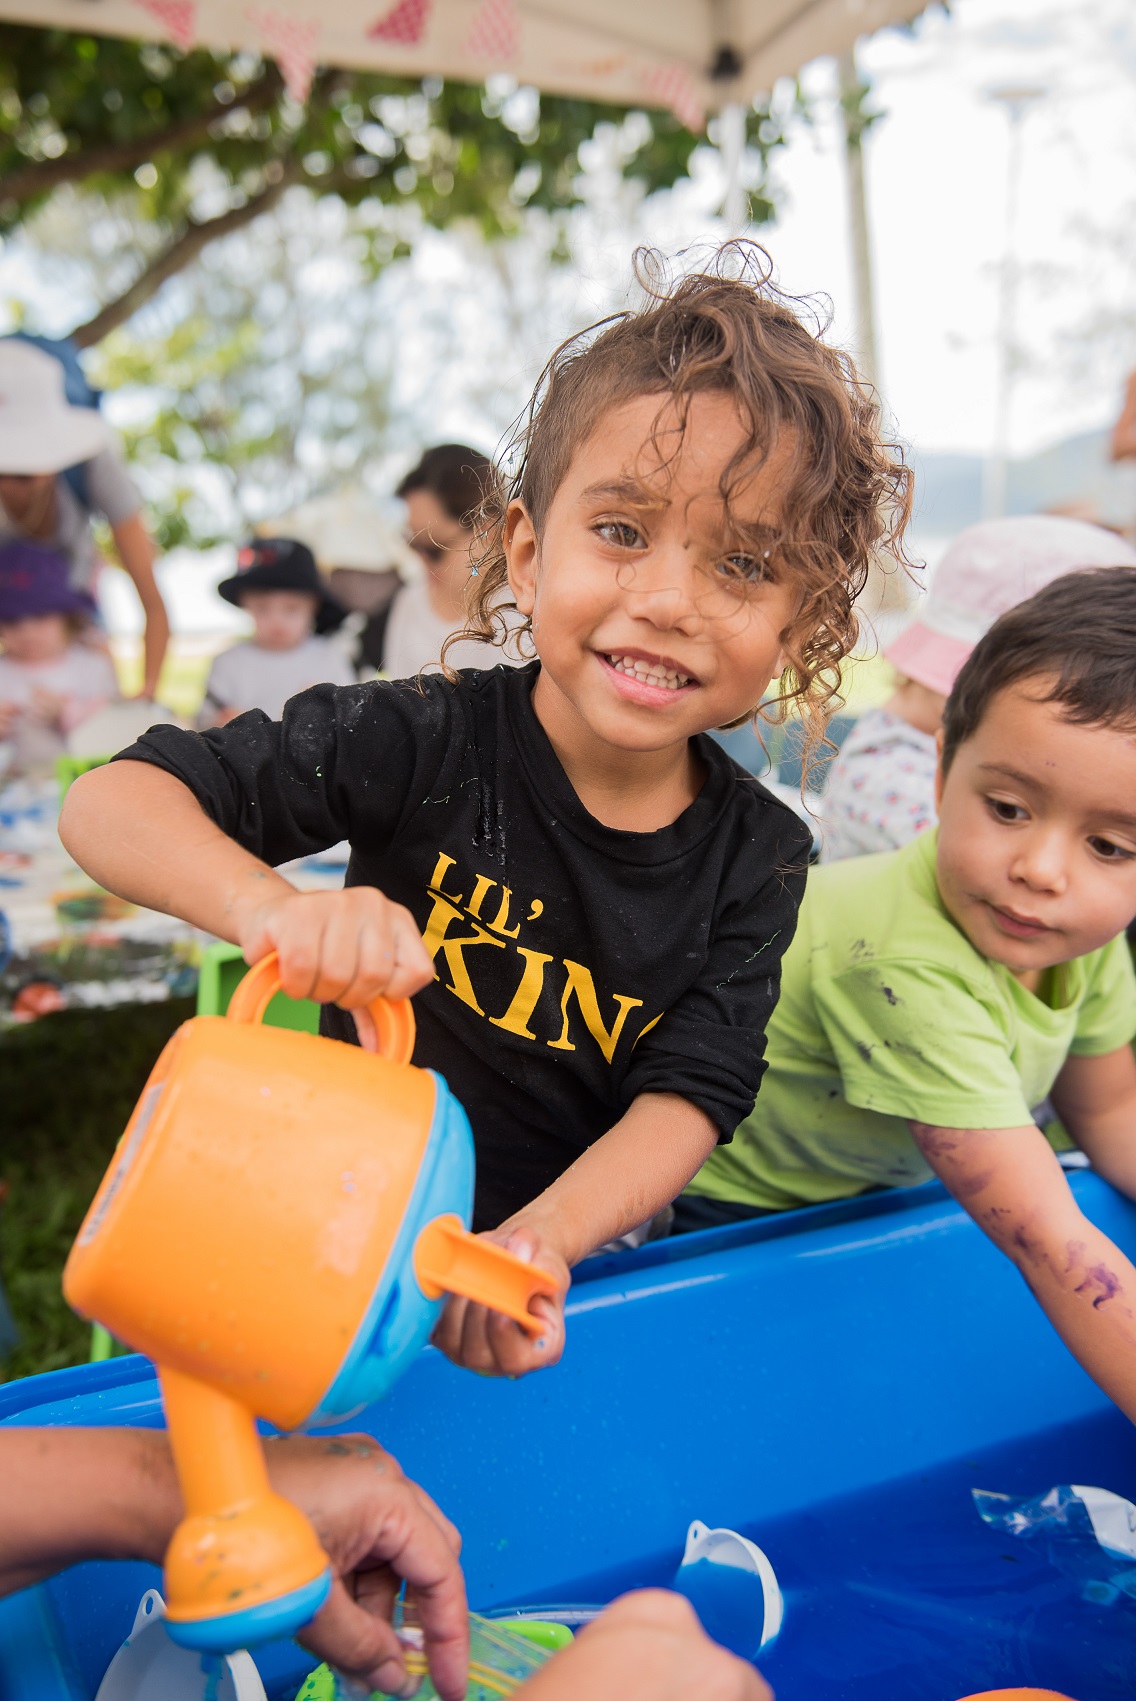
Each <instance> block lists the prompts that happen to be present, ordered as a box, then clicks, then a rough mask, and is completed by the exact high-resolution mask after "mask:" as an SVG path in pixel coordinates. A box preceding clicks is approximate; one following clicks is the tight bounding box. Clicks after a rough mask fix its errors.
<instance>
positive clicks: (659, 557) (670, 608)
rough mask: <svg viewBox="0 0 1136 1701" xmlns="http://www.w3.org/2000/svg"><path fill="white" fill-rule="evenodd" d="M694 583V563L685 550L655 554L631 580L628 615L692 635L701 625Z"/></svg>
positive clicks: (638, 565) (627, 592) (626, 600)
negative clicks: (690, 632)
mask: <svg viewBox="0 0 1136 1701" xmlns="http://www.w3.org/2000/svg"><path fill="white" fill-rule="evenodd" d="M694 581H695V568H694V563H693V561H692V560H690V559H688V557H687V552H686V551H685V550H683V549H668V550H665V551H663V550H659V551H657V552H652V555H651V556H650V557H649V558H647V559H645V560H642V561H637V562H636V563H635V567H634V571H633V573H632V574H631V575H630V576H629V577H628V580H627V584H626V588H625V591H624V604H625V607H626V608H627V612H628V613H629V614H630V615H632V616H633V617H635V618H638V619H641V620H647V621H650V623H651V625H652V626H657V627H659V628H660V629H663V630H671V631H675V630H680V629H681V630H683V631H691V630H693V629H694V627H695V626H697V625H698V624H699V622H700V615H699V612H698V606H697V599H696V596H695V583H694Z"/></svg>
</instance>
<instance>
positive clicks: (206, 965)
mask: <svg viewBox="0 0 1136 1701" xmlns="http://www.w3.org/2000/svg"><path fill="white" fill-rule="evenodd" d="M247 973H248V964H247V963H246V962H245V960H244V957H243V956H242V955H241V949H240V946H239V945H226V944H224V943H223V942H218V943H217V944H216V945H209V946H207V947H206V949H205V952H204V954H203V956H202V958H201V972H200V975H199V976H198V981H197V1014H198V1015H199V1016H223V1015H224V1014H225V1011H226V1010H227V1009H228V1008H229V1000H230V999H231V998H232V996H233V994H234V992H235V991H236V990H237V987H238V986H239V985H240V983H241V981H242V980H243V979H244V977H245V975H246V974H247ZM319 1015H320V1007H319V1005H318V1004H317V1003H315V1001H314V1000H313V999H311V998H289V997H288V995H287V994H286V993H284V992H278V993H277V994H276V997H275V998H274V999H273V1000H272V1002H271V1004H270V1005H269V1006H268V1009H267V1010H266V1011H265V1014H264V1019H265V1021H266V1022H267V1023H268V1025H269V1027H270V1028H291V1029H292V1030H293V1031H294V1032H296V1033H301V1034H318V1033H319Z"/></svg>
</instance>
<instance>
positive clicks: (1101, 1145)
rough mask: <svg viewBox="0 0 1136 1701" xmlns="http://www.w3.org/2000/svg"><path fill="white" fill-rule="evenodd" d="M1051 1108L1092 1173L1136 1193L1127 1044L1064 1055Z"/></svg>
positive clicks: (1133, 1069) (1133, 1095) (1134, 1068)
mask: <svg viewBox="0 0 1136 1701" xmlns="http://www.w3.org/2000/svg"><path fill="white" fill-rule="evenodd" d="M1051 1097H1052V1100H1053V1108H1054V1110H1056V1112H1057V1114H1058V1116H1059V1117H1060V1118H1061V1120H1062V1122H1063V1123H1064V1124H1065V1127H1066V1128H1067V1129H1068V1130H1069V1133H1070V1134H1071V1135H1072V1137H1073V1139H1074V1140H1075V1141H1076V1142H1077V1144H1078V1146H1080V1148H1081V1150H1082V1151H1083V1152H1084V1153H1085V1155H1086V1156H1087V1157H1088V1159H1089V1161H1090V1163H1091V1164H1092V1166H1093V1168H1094V1169H1095V1170H1096V1171H1097V1172H1098V1174H1100V1175H1103V1176H1104V1178H1105V1180H1106V1181H1111V1182H1112V1185H1113V1186H1114V1187H1118V1188H1119V1189H1120V1191H1121V1192H1122V1193H1127V1195H1128V1197H1129V1198H1130V1199H1136V1057H1133V1055H1132V1050H1131V1047H1130V1046H1127V1045H1122V1046H1120V1047H1119V1048H1118V1049H1117V1050H1116V1051H1109V1052H1105V1053H1104V1055H1103V1056H1100V1057H1069V1058H1067V1059H1066V1060H1065V1066H1064V1068H1063V1069H1062V1071H1061V1073H1060V1075H1058V1077H1057V1080H1056V1082H1055V1083H1054V1086H1053V1092H1052V1094H1051Z"/></svg>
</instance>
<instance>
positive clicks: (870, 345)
mask: <svg viewBox="0 0 1136 1701" xmlns="http://www.w3.org/2000/svg"><path fill="white" fill-rule="evenodd" d="M837 68H838V72H839V77H840V115H841V119H842V122H843V128H844V177H845V182H846V183H847V186H848V225H849V235H850V237H851V245H852V255H851V258H852V286H853V295H854V299H855V309H856V353H857V355H858V357H859V366H860V371H861V373H862V374H863V376H864V377H865V378H866V379H867V380H868V382H869V384H873V385H875V386H876V387H877V388H878V387H879V382H880V360H879V346H878V343H877V339H876V303H875V286H874V280H873V276H872V243H871V236H870V233H869V229H868V196H867V187H866V184H865V181H864V131H865V129H866V128H867V126H866V125H865V123H864V117H863V113H862V111H861V103H862V100H863V97H864V93H865V89H864V85H863V84H862V83H861V81H860V76H859V73H858V71H857V69H856V53H855V49H854V48H853V49H850V50H849V51H848V52H847V53H842V54H841V55H840V58H839V59H838V60H837Z"/></svg>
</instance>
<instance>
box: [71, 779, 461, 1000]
mask: <svg viewBox="0 0 1136 1701" xmlns="http://www.w3.org/2000/svg"><path fill="white" fill-rule="evenodd" d="M59 836H60V838H61V839H62V841H63V844H64V846H65V848H66V849H67V850H68V851H69V852H70V853H71V855H72V856H73V857H74V858H75V861H76V862H78V863H79V864H80V865H81V866H82V867H83V868H85V869H86V870H87V872H88V874H90V875H91V877H92V878H93V879H94V880H97V881H98V883H99V885H100V886H103V887H105V888H106V890H107V891H108V892H115V893H117V895H118V896H119V897H122V898H127V899H128V900H129V901H130V902H131V903H136V904H143V905H145V907H146V908H147V909H152V910H162V911H163V912H164V913H165V914H167V915H177V916H181V917H182V918H183V919H184V920H186V921H189V922H192V923H193V925H194V926H195V927H201V928H204V929H205V931H206V932H208V933H213V934H216V935H217V937H218V938H220V939H228V940H231V941H232V943H234V944H236V945H239V946H240V947H241V949H242V951H243V952H244V954H245V956H246V958H247V959H248V961H249V962H250V963H255V962H257V961H258V960H259V959H260V958H261V957H263V956H265V955H266V954H267V953H268V952H269V951H272V950H275V951H278V952H279V954H280V979H281V984H282V985H283V988H284V990H285V992H287V993H288V994H289V995H290V996H291V997H293V998H315V999H319V1000H320V1001H321V1002H325V1003H339V1004H342V1005H343V1006H344V1008H345V1009H354V1008H356V1007H357V1006H358V1005H360V1004H365V1003H367V1002H368V1001H369V1000H370V999H372V998H374V997H375V996H376V995H377V994H378V993H386V994H387V995H388V996H389V997H392V998H403V997H409V996H410V995H411V993H414V992H418V991H419V990H420V989H421V988H422V987H423V986H425V985H426V984H427V983H428V982H429V981H430V979H431V978H432V976H433V972H434V969H433V964H432V963H431V961H430V958H429V956H428V955H427V952H426V948H425V946H424V945H423V943H422V937H421V935H420V934H419V932H418V929H417V927H416V926H415V923H414V917H413V916H412V915H411V914H410V912H409V910H406V909H404V908H403V907H402V906H401V905H400V904H392V903H390V902H389V900H388V899H386V898H384V897H383V894H382V893H381V892H380V891H378V890H377V889H376V888H375V887H373V886H351V887H348V888H346V889H345V890H344V891H341V892H298V891H297V890H296V888H295V887H294V886H293V885H291V884H290V883H289V882H288V881H287V880H285V879H284V877H283V875H281V874H277V873H276V871H275V870H274V869H272V868H270V867H269V866H268V865H267V863H264V862H261V861H260V860H259V858H257V857H255V856H253V855H252V854H251V853H250V852H249V851H246V850H244V849H243V848H242V847H241V846H240V845H238V844H237V843H236V842H235V841H234V840H233V839H230V838H228V837H226V835H225V834H224V833H223V832H222V831H221V829H220V828H219V827H217V826H215V825H214V823H213V822H212V821H211V820H210V819H209V817H208V815H206V813H205V811H204V810H203V809H202V808H201V805H200V804H199V803H198V802H197V800H196V798H195V797H194V796H193V793H192V792H191V791H190V790H189V788H188V787H187V786H184V785H182V783H181V781H180V780H175V779H174V778H173V776H172V775H171V774H167V773H165V772H164V771H163V770H162V769H160V768H156V767H153V766H152V765H151V764H150V763H148V762H111V763H108V764H107V765H106V766H105V767H102V768H93V769H92V770H91V771H90V772H89V773H87V774H83V775H82V776H81V777H80V778H79V779H78V780H76V781H75V783H74V785H72V786H71V787H70V789H69V791H68V793H67V797H66V800H65V802H64V805H63V810H62V813H61V815H60V818H59Z"/></svg>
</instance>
